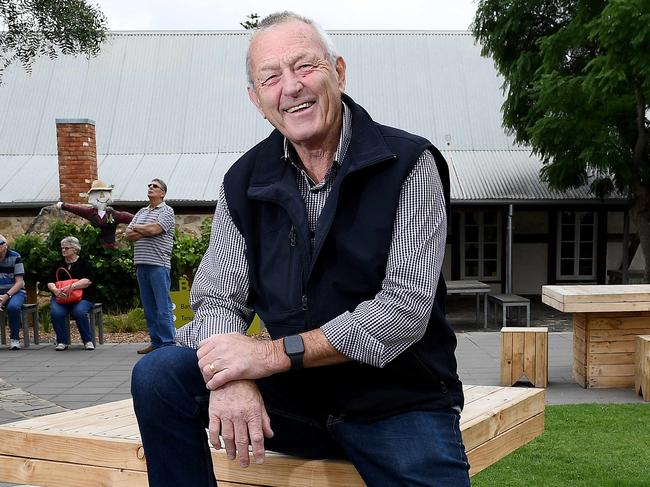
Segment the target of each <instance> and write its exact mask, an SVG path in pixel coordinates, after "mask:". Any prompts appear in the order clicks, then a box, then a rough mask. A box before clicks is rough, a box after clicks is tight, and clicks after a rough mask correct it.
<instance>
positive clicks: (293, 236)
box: [289, 225, 296, 247]
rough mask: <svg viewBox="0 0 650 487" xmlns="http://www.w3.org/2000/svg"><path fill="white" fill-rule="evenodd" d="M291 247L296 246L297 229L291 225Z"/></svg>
mask: <svg viewBox="0 0 650 487" xmlns="http://www.w3.org/2000/svg"><path fill="white" fill-rule="evenodd" d="M289 246H291V247H295V246H296V227H295V226H293V225H291V230H289Z"/></svg>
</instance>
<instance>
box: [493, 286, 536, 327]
mask: <svg viewBox="0 0 650 487" xmlns="http://www.w3.org/2000/svg"><path fill="white" fill-rule="evenodd" d="M487 299H488V303H491V304H492V309H493V311H492V316H493V317H494V324H495V325H496V324H497V306H501V316H502V317H503V325H502V326H506V317H507V316H508V308H525V309H526V326H530V299H527V298H524V297H522V296H518V295H517V294H488V295H487ZM517 321H519V309H517Z"/></svg>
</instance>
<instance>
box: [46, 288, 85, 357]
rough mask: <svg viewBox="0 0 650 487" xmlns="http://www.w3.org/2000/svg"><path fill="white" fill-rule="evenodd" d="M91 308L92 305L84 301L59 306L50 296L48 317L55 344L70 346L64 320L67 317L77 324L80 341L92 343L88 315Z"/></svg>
mask: <svg viewBox="0 0 650 487" xmlns="http://www.w3.org/2000/svg"><path fill="white" fill-rule="evenodd" d="M93 306H94V304H93V303H91V302H90V301H87V300H85V299H82V300H81V301H78V302H76V303H71V304H59V303H57V302H56V299H55V298H54V296H52V299H51V300H50V317H51V318H52V326H53V327H54V332H55V333H56V342H57V343H65V344H66V345H69V344H70V334H69V330H68V325H67V324H66V322H65V318H66V316H68V315H71V316H72V318H73V319H74V320H75V322H76V323H77V328H78V329H79V335H81V341H82V342H84V343H87V342H90V341H92V339H93V338H92V334H91V333H90V320H89V319H88V313H90V310H91V309H92V308H93Z"/></svg>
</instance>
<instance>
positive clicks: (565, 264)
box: [560, 259, 573, 276]
mask: <svg viewBox="0 0 650 487" xmlns="http://www.w3.org/2000/svg"><path fill="white" fill-rule="evenodd" d="M560 274H561V275H563V276H572V275H573V259H571V260H568V259H562V260H560Z"/></svg>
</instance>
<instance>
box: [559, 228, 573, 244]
mask: <svg viewBox="0 0 650 487" xmlns="http://www.w3.org/2000/svg"><path fill="white" fill-rule="evenodd" d="M573 240H575V227H574V226H573V225H562V241H563V242H567V241H573Z"/></svg>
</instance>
